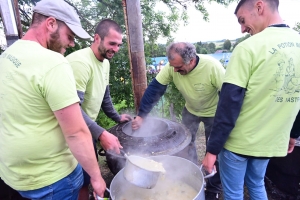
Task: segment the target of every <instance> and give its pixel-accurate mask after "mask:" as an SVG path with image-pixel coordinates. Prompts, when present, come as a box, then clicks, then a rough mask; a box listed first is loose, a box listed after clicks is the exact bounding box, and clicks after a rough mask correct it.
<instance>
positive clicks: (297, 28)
mask: <svg viewBox="0 0 300 200" xmlns="http://www.w3.org/2000/svg"><path fill="white" fill-rule="evenodd" d="M293 29H294V30H295V31H298V32H299V33H300V22H297V23H296V24H295V27H294V28H293Z"/></svg>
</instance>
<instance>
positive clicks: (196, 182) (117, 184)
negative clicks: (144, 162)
mask: <svg viewBox="0 0 300 200" xmlns="http://www.w3.org/2000/svg"><path fill="white" fill-rule="evenodd" d="M151 159H153V160H155V161H157V162H161V163H162V164H163V167H164V168H165V170H166V173H165V175H164V177H163V179H162V180H161V181H166V184H164V182H162V184H157V185H156V186H155V187H154V188H152V189H144V188H140V187H137V186H135V185H133V184H131V183H130V182H128V181H126V179H125V178H124V175H123V172H124V169H122V170H121V171H119V172H118V173H117V174H116V176H115V177H114V178H113V180H112V182H111V185H110V196H111V199H112V200H123V199H130V200H134V199H137V200H143V199H147V200H148V199H154V198H153V197H154V196H155V194H157V193H161V192H162V190H164V189H165V188H164V187H161V186H163V185H169V186H170V187H171V188H172V184H173V183H175V182H182V183H184V185H188V186H189V187H191V188H193V190H195V191H196V193H195V197H193V198H191V200H192V199H193V200H205V196H204V187H205V180H204V178H208V177H210V176H212V175H213V174H210V175H208V176H206V177H204V175H203V173H202V170H201V169H200V168H199V167H198V166H197V165H195V164H194V163H192V162H191V161H189V160H187V159H184V158H181V157H177V156H169V155H162V156H151ZM170 184H171V185H170ZM174 187H177V185H176V186H175V185H174ZM163 192H164V191H163ZM166 192H167V191H166ZM127 194H130V197H128V196H126V195H127ZM163 194H165V193H163ZM167 196H169V195H167V194H166V196H165V197H167ZM161 199H166V198H164V197H162V198H161ZM184 199H185V200H189V199H187V198H184Z"/></svg>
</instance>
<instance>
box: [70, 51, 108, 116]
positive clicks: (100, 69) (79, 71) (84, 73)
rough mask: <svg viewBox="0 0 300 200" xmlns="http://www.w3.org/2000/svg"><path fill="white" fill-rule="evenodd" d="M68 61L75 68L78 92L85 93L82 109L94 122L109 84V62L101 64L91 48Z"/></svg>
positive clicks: (77, 53)
mask: <svg viewBox="0 0 300 200" xmlns="http://www.w3.org/2000/svg"><path fill="white" fill-rule="evenodd" d="M67 59H68V61H69V62H70V64H71V66H72V68H73V73H74V76H75V80H76V88H77V90H79V91H81V92H84V93H85V94H84V102H83V103H82V105H81V107H82V109H83V110H84V112H85V113H86V114H87V115H88V116H89V117H90V118H91V119H92V120H96V118H97V116H98V114H99V111H100V108H101V104H102V100H103V97H104V94H105V90H106V87H107V85H108V84H109V69H110V65H109V61H108V60H107V59H104V60H103V62H100V61H99V60H98V59H97V58H96V57H95V55H94V53H93V51H92V49H91V48H90V47H88V48H85V49H82V50H79V51H76V52H74V53H72V54H70V55H68V56H67Z"/></svg>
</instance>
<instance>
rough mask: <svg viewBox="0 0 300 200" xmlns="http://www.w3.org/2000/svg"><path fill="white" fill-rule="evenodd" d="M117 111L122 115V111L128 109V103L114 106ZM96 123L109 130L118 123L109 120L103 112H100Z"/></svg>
mask: <svg viewBox="0 0 300 200" xmlns="http://www.w3.org/2000/svg"><path fill="white" fill-rule="evenodd" d="M114 107H115V109H116V111H117V112H118V113H119V114H121V112H122V111H124V110H125V109H127V104H126V101H125V100H123V101H121V102H120V103H117V104H115V105H114ZM96 123H97V124H99V125H100V126H101V127H102V128H105V129H109V128H111V127H112V126H114V125H116V124H117V123H116V122H115V121H113V120H112V119H110V118H108V117H107V116H106V115H105V113H104V112H103V111H100V112H99V114H98V116H97V119H96Z"/></svg>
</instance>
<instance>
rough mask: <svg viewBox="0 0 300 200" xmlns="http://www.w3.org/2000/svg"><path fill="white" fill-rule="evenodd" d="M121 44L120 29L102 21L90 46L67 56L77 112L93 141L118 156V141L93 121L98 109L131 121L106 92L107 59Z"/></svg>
mask: <svg viewBox="0 0 300 200" xmlns="http://www.w3.org/2000/svg"><path fill="white" fill-rule="evenodd" d="M121 44H122V29H121V27H120V26H119V25H118V24H117V23H116V22H115V21H113V20H111V19H104V20H102V21H101V22H99V24H98V25H97V27H96V30H95V36H94V42H93V43H92V45H91V46H90V47H87V48H85V49H82V50H79V51H76V52H74V53H72V54H70V55H68V56H67V59H68V61H69V62H70V64H71V66H72V68H73V73H74V76H75V80H76V89H77V94H78V96H79V98H80V104H81V111H82V114H83V117H84V120H85V122H86V124H87V125H88V127H89V130H90V132H91V134H92V136H93V139H94V140H95V141H100V144H101V146H102V148H103V149H104V150H113V151H115V152H116V153H118V154H119V153H120V148H122V146H121V145H120V142H119V140H118V138H117V137H116V136H114V135H113V134H111V133H109V132H108V131H107V130H105V129H104V128H102V127H100V126H99V125H98V124H97V123H96V122H95V120H96V118H97V116H98V114H99V111H100V109H102V110H103V112H104V113H105V114H106V115H107V116H108V117H109V118H111V119H112V120H114V121H115V122H118V123H119V122H126V121H129V120H131V117H130V115H127V114H122V115H119V114H118V113H117V111H116V110H115V109H114V106H113V104H112V100H111V96H110V91H109V70H110V65H109V60H110V59H112V58H113V56H114V54H115V53H117V52H118V51H119V48H120V46H121ZM95 149H96V148H95ZM96 154H97V152H96ZM84 174H85V182H84V186H83V188H82V189H81V191H80V194H79V195H80V199H81V200H83V199H88V184H89V180H88V179H89V177H86V173H84Z"/></svg>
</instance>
